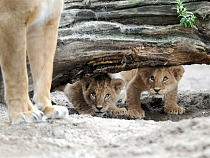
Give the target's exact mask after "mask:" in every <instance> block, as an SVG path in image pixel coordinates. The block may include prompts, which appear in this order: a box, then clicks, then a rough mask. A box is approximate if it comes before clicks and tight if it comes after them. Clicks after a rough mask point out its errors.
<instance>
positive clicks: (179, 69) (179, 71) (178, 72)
mask: <svg viewBox="0 0 210 158" xmlns="http://www.w3.org/2000/svg"><path fill="white" fill-rule="evenodd" d="M170 69H171V71H172V74H173V75H174V77H175V78H176V80H177V81H179V80H181V78H182V75H183V73H184V68H183V66H182V65H179V66H171V67H170Z"/></svg>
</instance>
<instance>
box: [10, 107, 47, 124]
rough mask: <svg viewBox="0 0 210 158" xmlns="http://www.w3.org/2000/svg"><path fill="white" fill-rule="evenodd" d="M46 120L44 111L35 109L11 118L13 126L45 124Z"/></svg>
mask: <svg viewBox="0 0 210 158" xmlns="http://www.w3.org/2000/svg"><path fill="white" fill-rule="evenodd" d="M46 119H47V117H46V115H45V114H44V113H43V112H42V111H39V110H35V109H34V110H30V111H28V112H22V113H18V114H16V115H12V116H10V120H11V123H12V124H21V123H25V122H26V123H34V122H43V121H45V120H46Z"/></svg>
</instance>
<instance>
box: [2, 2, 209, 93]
mask: <svg viewBox="0 0 210 158" xmlns="http://www.w3.org/2000/svg"><path fill="white" fill-rule="evenodd" d="M184 4H185V7H187V8H188V10H189V11H191V12H193V13H194V14H195V15H196V17H197V19H196V24H195V26H194V27H192V28H184V27H183V26H179V20H180V19H179V18H178V14H177V13H176V9H175V7H176V0H129V1H128V0H127V1H126V0H124V1H123V0H85V1H84V0H65V3H64V10H63V14H62V17H61V23H60V29H59V37H58V46H57V52H56V57H55V61H54V75H53V84H52V89H54V88H55V87H57V86H58V85H60V84H64V83H66V82H74V81H75V80H77V79H79V78H81V77H82V76H85V75H86V76H88V75H92V74H98V73H106V72H109V73H114V72H119V71H121V70H129V69H132V68H137V67H143V66H157V65H166V66H167V65H180V64H183V65H185V64H201V63H202V64H210V12H209V10H210V2H208V1H207V0H206V1H204V0H185V3H184ZM2 85H3V83H2V81H1V86H2ZM2 92H3V89H2V87H1V89H0V93H1V94H0V95H2Z"/></svg>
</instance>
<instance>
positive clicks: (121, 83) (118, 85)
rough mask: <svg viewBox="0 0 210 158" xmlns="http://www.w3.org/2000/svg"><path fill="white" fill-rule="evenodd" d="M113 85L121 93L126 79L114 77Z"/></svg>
mask: <svg viewBox="0 0 210 158" xmlns="http://www.w3.org/2000/svg"><path fill="white" fill-rule="evenodd" d="M111 85H112V86H113V87H114V89H115V91H116V93H117V94H119V93H120V91H121V89H122V88H123V86H124V81H123V80H122V79H112V80H111Z"/></svg>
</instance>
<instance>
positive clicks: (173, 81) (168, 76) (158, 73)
mask: <svg viewBox="0 0 210 158" xmlns="http://www.w3.org/2000/svg"><path fill="white" fill-rule="evenodd" d="M183 73H184V69H183V67H182V66H171V67H159V68H157V67H155V68H150V67H147V68H140V69H138V74H139V75H140V76H141V78H142V80H143V82H144V84H145V86H146V88H147V89H148V90H149V91H150V93H152V94H154V95H163V94H166V93H167V92H170V91H172V90H174V89H175V88H176V87H177V85H178V82H179V80H180V79H181V77H182V75H183Z"/></svg>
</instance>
